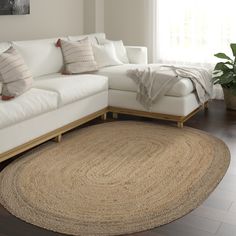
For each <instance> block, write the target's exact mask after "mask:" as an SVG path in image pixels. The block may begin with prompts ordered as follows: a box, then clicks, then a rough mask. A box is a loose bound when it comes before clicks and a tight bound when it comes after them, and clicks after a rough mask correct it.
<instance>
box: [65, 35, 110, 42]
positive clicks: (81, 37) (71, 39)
mask: <svg viewBox="0 0 236 236" xmlns="http://www.w3.org/2000/svg"><path fill="white" fill-rule="evenodd" d="M87 37H88V38H89V39H90V42H91V43H92V44H98V41H97V39H106V35H105V33H95V34H87V35H78V36H69V37H68V38H69V40H70V41H78V40H81V39H84V38H87Z"/></svg>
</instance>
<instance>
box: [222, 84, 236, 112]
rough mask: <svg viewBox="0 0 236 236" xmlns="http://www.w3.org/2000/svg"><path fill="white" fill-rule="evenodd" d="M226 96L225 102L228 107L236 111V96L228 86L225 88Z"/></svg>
mask: <svg viewBox="0 0 236 236" xmlns="http://www.w3.org/2000/svg"><path fill="white" fill-rule="evenodd" d="M223 91H224V96H225V104H226V107H227V109H230V110H235V111H236V96H235V95H233V94H232V93H231V91H230V90H229V89H227V88H223Z"/></svg>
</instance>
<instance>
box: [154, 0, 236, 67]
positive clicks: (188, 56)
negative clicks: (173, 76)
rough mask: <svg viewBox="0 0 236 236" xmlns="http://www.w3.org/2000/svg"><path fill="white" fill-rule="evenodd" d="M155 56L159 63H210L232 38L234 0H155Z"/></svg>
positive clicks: (234, 31) (234, 36) (235, 32)
mask: <svg viewBox="0 0 236 236" xmlns="http://www.w3.org/2000/svg"><path fill="white" fill-rule="evenodd" d="M155 8H156V17H155V19H156V20H155V21H156V30H154V31H155V32H156V33H155V34H156V38H155V43H156V49H155V51H156V55H155V56H156V58H157V59H158V61H159V62H163V63H182V64H205V63H209V64H210V63H214V62H215V60H216V59H215V58H214V54H215V53H218V52H221V51H223V52H227V53H229V54H230V49H229V44H230V43H232V42H234V43H235V42H236V25H235V9H236V1H235V0H225V1H220V0H178V1H175V0H157V4H156V7H155Z"/></svg>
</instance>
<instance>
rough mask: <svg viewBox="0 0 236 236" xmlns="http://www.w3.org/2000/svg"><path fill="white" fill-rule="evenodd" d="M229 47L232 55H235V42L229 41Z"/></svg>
mask: <svg viewBox="0 0 236 236" xmlns="http://www.w3.org/2000/svg"><path fill="white" fill-rule="evenodd" d="M230 47H231V49H232V52H233V55H234V56H235V57H236V44H235V43H231V44H230Z"/></svg>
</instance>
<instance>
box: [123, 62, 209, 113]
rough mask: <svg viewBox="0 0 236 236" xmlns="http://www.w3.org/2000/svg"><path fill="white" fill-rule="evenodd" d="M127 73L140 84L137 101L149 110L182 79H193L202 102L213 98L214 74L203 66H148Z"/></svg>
mask: <svg viewBox="0 0 236 236" xmlns="http://www.w3.org/2000/svg"><path fill="white" fill-rule="evenodd" d="M127 75H128V76H129V77H130V78H132V79H133V80H134V82H135V83H136V84H137V85H138V89H137V101H139V102H140V103H141V104H142V105H143V106H144V107H145V108H146V109H147V110H150V109H151V107H152V105H153V104H155V103H157V101H158V100H159V99H161V98H162V97H163V96H165V95H166V93H167V92H168V91H169V90H170V89H171V88H172V87H173V86H174V85H175V84H176V83H177V82H178V81H179V80H180V79H181V78H188V79H190V80H191V81H192V83H193V85H194V87H195V90H196V95H197V98H198V100H199V102H200V103H201V104H204V103H205V102H206V101H208V100H209V99H211V97H212V93H213V83H212V75H211V74H210V73H209V72H208V71H207V70H205V69H203V68H190V67H176V66H156V67H151V66H147V67H145V68H137V69H133V70H129V71H128V72H127Z"/></svg>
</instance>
